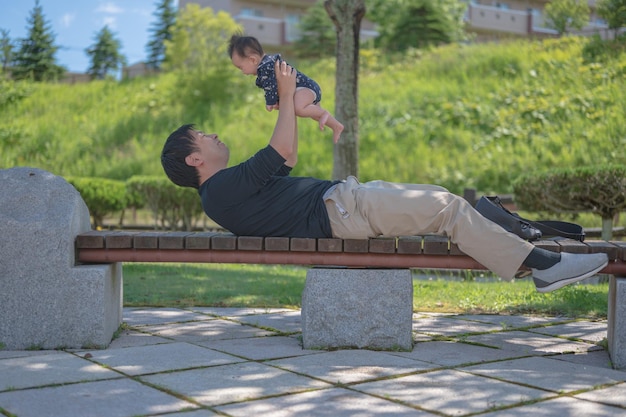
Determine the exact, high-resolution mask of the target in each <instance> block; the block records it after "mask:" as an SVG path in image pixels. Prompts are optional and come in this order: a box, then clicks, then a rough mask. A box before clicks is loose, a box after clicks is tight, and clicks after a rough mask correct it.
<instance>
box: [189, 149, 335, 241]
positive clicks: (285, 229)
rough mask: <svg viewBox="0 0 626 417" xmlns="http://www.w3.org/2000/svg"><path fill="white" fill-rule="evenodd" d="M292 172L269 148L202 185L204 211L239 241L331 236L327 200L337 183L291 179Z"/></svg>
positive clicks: (221, 172)
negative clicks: (279, 237)
mask: <svg viewBox="0 0 626 417" xmlns="http://www.w3.org/2000/svg"><path fill="white" fill-rule="evenodd" d="M290 172H291V168H290V167H288V166H286V165H285V159H284V158H283V157H282V156H281V155H280V154H279V153H278V152H276V150H275V149H274V148H272V147H271V146H267V147H265V148H263V149H261V150H260V151H259V152H257V153H256V154H255V155H254V156H253V157H252V158H250V159H248V160H247V161H245V162H242V163H241V164H239V165H236V166H233V167H230V168H226V169H223V170H221V171H218V172H217V173H216V174H214V175H213V176H212V177H211V178H209V179H208V180H206V181H205V182H204V183H203V184H202V185H201V186H200V188H199V189H198V192H199V194H200V197H201V200H202V207H203V209H204V212H205V213H206V214H207V216H209V217H210V218H211V219H213V221H215V222H216V223H217V224H219V225H220V226H222V227H224V228H225V229H228V230H229V231H231V232H232V233H234V234H236V235H239V236H288V237H310V238H318V237H331V236H332V231H331V228H330V221H329V220H328V213H327V211H326V206H325V204H324V201H323V199H322V196H323V195H324V193H325V192H326V190H328V189H329V188H330V187H331V186H332V185H333V184H336V183H337V181H327V180H319V179H316V178H309V177H290V176H289V173H290Z"/></svg>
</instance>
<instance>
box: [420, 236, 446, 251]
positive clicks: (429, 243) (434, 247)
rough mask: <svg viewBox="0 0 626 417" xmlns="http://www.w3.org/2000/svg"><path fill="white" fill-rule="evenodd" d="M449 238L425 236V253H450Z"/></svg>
mask: <svg viewBox="0 0 626 417" xmlns="http://www.w3.org/2000/svg"><path fill="white" fill-rule="evenodd" d="M448 243H449V239H448V237H446V236H433V235H428V236H424V246H423V248H424V254H425V255H448V253H449V249H448V247H449V245H448Z"/></svg>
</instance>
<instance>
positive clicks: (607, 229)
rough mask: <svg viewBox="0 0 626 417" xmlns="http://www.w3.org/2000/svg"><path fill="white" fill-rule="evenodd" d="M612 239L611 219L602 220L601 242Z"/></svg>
mask: <svg viewBox="0 0 626 417" xmlns="http://www.w3.org/2000/svg"><path fill="white" fill-rule="evenodd" d="M611 239H613V217H603V218H602V240H611Z"/></svg>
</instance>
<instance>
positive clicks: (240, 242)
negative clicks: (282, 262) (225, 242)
mask: <svg viewBox="0 0 626 417" xmlns="http://www.w3.org/2000/svg"><path fill="white" fill-rule="evenodd" d="M263 241H264V239H263V238H262V237H260V236H239V237H238V238H237V248H238V249H239V250H263Z"/></svg>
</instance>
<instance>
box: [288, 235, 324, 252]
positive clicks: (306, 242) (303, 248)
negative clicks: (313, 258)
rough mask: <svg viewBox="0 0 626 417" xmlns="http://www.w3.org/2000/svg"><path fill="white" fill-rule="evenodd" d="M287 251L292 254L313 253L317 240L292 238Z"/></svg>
mask: <svg viewBox="0 0 626 417" xmlns="http://www.w3.org/2000/svg"><path fill="white" fill-rule="evenodd" d="M289 250H291V251H293V252H315V251H316V250H317V239H310V238H306V237H293V238H291V242H290V246H289Z"/></svg>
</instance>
